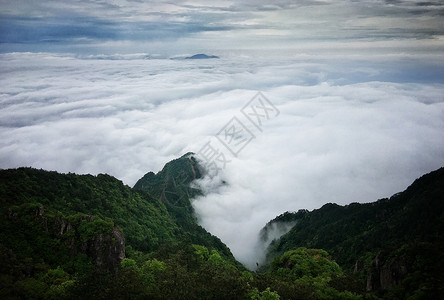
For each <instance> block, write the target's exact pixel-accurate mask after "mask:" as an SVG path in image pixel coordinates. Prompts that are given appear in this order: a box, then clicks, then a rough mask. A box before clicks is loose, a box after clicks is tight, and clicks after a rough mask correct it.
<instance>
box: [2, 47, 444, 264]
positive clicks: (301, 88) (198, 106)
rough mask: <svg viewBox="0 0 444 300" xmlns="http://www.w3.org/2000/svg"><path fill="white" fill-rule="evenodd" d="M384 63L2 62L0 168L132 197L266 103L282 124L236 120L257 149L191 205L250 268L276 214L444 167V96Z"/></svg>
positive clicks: (385, 190)
mask: <svg viewBox="0 0 444 300" xmlns="http://www.w3.org/2000/svg"><path fill="white" fill-rule="evenodd" d="M379 59H380V58H378V59H376V60H375V62H372V61H366V62H365V61H364V62H362V61H354V60H344V61H342V62H341V63H340V64H338V63H337V62H336V61H322V60H320V61H315V60H307V59H305V58H304V59H301V58H300V57H297V56H296V57H285V58H284V59H279V58H273V59H268V60H266V61H260V60H258V59H256V58H255V57H254V56H247V57H240V56H239V57H229V58H221V59H219V60H217V61H199V62H198V63H196V62H189V61H183V60H169V59H149V60H147V59H131V60H115V59H113V60H107V59H105V60H104V59H91V58H88V59H83V58H78V57H75V56H64V55H53V54H46V53H39V54H32V53H11V54H3V55H1V65H2V69H3V70H5V71H4V72H3V73H2V75H1V77H0V78H1V82H2V86H3V87H4V89H3V93H4V94H3V95H4V96H3V101H2V110H1V112H0V113H1V118H0V119H1V120H2V121H1V122H2V124H1V125H2V127H1V131H0V136H1V142H0V143H1V144H0V152H1V161H0V165H1V167H2V168H10V167H18V166H33V167H36V168H44V169H50V170H58V171H61V172H76V173H93V174H97V173H104V172H106V173H109V174H111V175H114V176H116V177H117V178H120V179H122V180H123V181H124V182H125V183H126V184H129V185H133V184H134V182H135V181H136V180H137V179H138V178H140V177H141V176H142V175H143V174H144V173H146V172H147V171H149V170H153V171H157V170H159V169H160V168H161V167H162V166H163V164H164V163H165V162H167V161H169V160H171V159H173V158H176V157H178V156H180V155H182V154H183V153H186V152H189V151H193V152H197V151H199V149H201V147H202V146H203V145H204V144H205V143H206V142H207V141H208V140H211V139H214V135H215V134H216V133H217V132H219V131H220V129H221V128H222V127H223V126H224V125H225V124H226V123H227V122H228V121H229V120H230V119H231V118H232V117H233V116H239V117H241V115H240V113H239V111H240V109H241V108H242V107H243V106H244V105H245V104H246V103H247V102H248V101H249V100H250V99H251V98H252V97H253V96H254V95H255V94H256V93H257V91H262V92H263V94H264V95H266V97H267V98H268V99H269V100H270V101H271V102H272V103H273V104H274V105H275V106H276V107H277V108H278V109H279V111H280V114H279V116H277V117H276V118H274V119H272V120H270V121H269V122H267V123H266V124H264V127H263V131H262V132H260V131H258V130H257V129H255V128H254V127H252V126H251V125H248V123H247V122H248V121H247V120H245V119H241V120H242V122H244V123H245V124H246V125H247V126H249V128H250V130H251V132H252V133H253V134H254V136H255V138H254V139H252V141H251V142H250V143H249V144H248V145H247V146H246V147H245V148H244V149H243V150H242V151H241V152H240V153H239V155H238V156H237V157H234V156H232V155H231V156H230V155H229V152H227V151H226V150H225V151H226V152H227V158H228V159H229V160H230V162H229V163H227V164H226V166H225V168H224V169H223V170H222V172H220V173H219V174H218V176H221V178H220V179H221V180H225V181H226V182H227V184H226V185H223V186H218V188H217V191H216V192H214V190H213V189H211V188H210V187H211V185H204V188H205V187H206V188H207V193H206V196H205V197H201V198H198V199H195V200H194V202H193V205H194V207H195V210H196V212H197V214H198V216H199V219H200V222H201V224H202V225H203V226H204V227H205V228H206V229H207V230H209V231H210V232H211V233H213V234H215V235H217V236H219V237H220V238H221V239H222V241H223V242H225V243H226V244H227V245H228V246H229V247H230V249H231V250H232V251H233V253H234V254H235V256H236V258H238V259H239V260H240V261H241V262H243V263H245V264H247V265H249V266H252V265H253V264H255V262H256V261H257V257H255V255H254V248H255V245H256V242H257V237H258V231H259V230H260V228H262V227H263V226H264V225H265V224H266V222H268V221H269V220H271V219H273V218H274V217H275V216H277V215H279V214H280V213H282V212H284V211H287V210H289V211H294V210H297V209H299V208H307V209H313V208H317V207H320V206H321V205H322V204H324V203H327V202H336V203H340V204H346V203H350V202H353V201H358V202H368V201H373V200H376V199H378V198H381V197H386V196H390V195H391V194H393V193H395V192H398V191H401V190H403V189H404V188H405V187H406V186H407V185H408V184H409V183H410V182H411V181H412V180H413V179H414V178H416V177H417V176H419V175H420V174H422V173H425V172H428V171H430V170H432V169H435V168H437V167H439V166H441V165H442V164H443V162H444V156H443V153H444V142H443V141H444V136H443V131H442V128H444V124H443V122H444V121H443V120H444V118H443V115H444V104H443V99H442V94H443V84H442V83H439V82H437V81H439V80H438V79H436V80H433V81H431V82H429V83H417V82H405V81H406V79H405V76H406V75H405V74H398V73H397V72H398V71H397V70H396V68H395V67H394V66H396V65H402V60H401V61H387V62H386V64H385V68H383V67H381V66H382V63H381V61H379ZM373 63H375V65H376V66H377V67H376V68H377V69H373V68H372V64H373ZM411 63H412V64H415V63H416V64H417V66H418V68H420V67H421V62H414V61H412V62H411ZM350 70H353V72H352V73H349V71H350ZM425 70H430V69H428V68H427V67H425ZM436 70H437V71H440V70H441V69H439V68H436ZM400 72H402V71H400ZM357 74H359V76H357ZM397 75H399V77H397ZM378 76H380V77H383V78H388V77H390V78H389V79H390V81H378V80H377V79H378ZM409 76H411V75H409ZM397 78H400V80H398V81H399V82H397ZM219 146H220V147H221V148H222V146H221V145H219ZM222 150H223V148H222Z"/></svg>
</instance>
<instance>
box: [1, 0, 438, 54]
mask: <svg viewBox="0 0 444 300" xmlns="http://www.w3.org/2000/svg"><path fill="white" fill-rule="evenodd" d="M0 7H1V10H0V43H1V50H2V51H3V52H5V51H36V50H40V51H58V52H82V53H84V52H99V53H102V52H105V51H106V52H119V53H122V52H134V51H135V50H137V51H139V52H140V51H141V52H153V51H154V52H162V53H165V51H167V52H170V53H175V52H187V51H191V52H193V51H194V50H197V49H239V48H247V49H258V48H259V49H263V48H278V49H282V48H283V47H290V48H299V47H305V46H307V45H308V46H316V47H319V45H318V44H317V43H319V42H321V43H322V44H324V45H325V43H327V44H328V43H329V42H332V41H334V42H336V43H337V42H360V43H361V45H362V43H368V42H375V41H398V42H399V41H400V40H412V39H413V40H424V42H425V44H424V43H416V44H415V45H414V46H415V47H421V48H423V47H426V48H428V49H431V48H434V47H435V48H436V47H438V46H439V45H441V46H442V38H443V31H444V24H443V15H444V2H443V1H442V0H437V1H415V0H387V1H378V0H363V1H345V0H341V1H338V0H334V1H331V0H319V1H312V0H300V1H285V0H282V1H272V4H270V1H262V0H255V1H249V0H247V1H244V0H242V1H136V0H133V1H122V0H114V1H102V0H100V1H95V0H89V1H73V0H56V1H48V0H42V1H24V0H15V1H9V0H1V1H0ZM355 45H356V44H355ZM331 46H332V44H330V45H329V46H328V47H331ZM375 46H378V47H385V45H381V44H375ZM398 46H399V45H398ZM401 46H406V45H401ZM407 46H412V45H407ZM324 47H325V46H324Z"/></svg>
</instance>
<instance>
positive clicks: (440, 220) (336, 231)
mask: <svg viewBox="0 0 444 300" xmlns="http://www.w3.org/2000/svg"><path fill="white" fill-rule="evenodd" d="M443 183H444V168H441V169H439V170H437V171H435V172H432V173H430V174H427V175H424V176H423V177H421V178H420V179H418V180H416V181H415V182H414V183H413V184H412V185H411V186H410V187H409V188H408V189H407V190H406V191H404V192H402V193H398V194H396V195H394V196H393V197H391V198H390V199H382V200H379V201H377V202H374V203H367V204H358V203H352V204H350V205H346V206H339V205H336V204H326V205H324V206H323V207H322V208H320V209H317V210H314V211H312V212H306V211H299V212H297V213H294V214H290V213H287V214H285V215H282V216H280V217H278V218H277V219H276V221H279V222H282V218H286V219H288V220H294V219H297V221H298V222H297V224H296V226H294V227H293V229H292V230H291V231H290V232H288V233H287V234H285V235H284V236H282V237H281V238H280V239H279V240H278V241H275V242H274V243H273V244H272V245H271V249H270V252H269V260H271V259H272V257H275V256H279V255H281V254H282V253H284V252H285V251H288V250H291V249H296V248H298V247H301V246H304V247H308V248H322V249H325V250H327V251H328V252H329V253H330V254H331V255H332V257H333V258H334V260H335V261H336V262H338V264H339V265H341V266H342V267H343V268H344V269H345V270H346V271H348V272H354V273H355V274H356V276H358V277H359V278H360V279H361V281H362V282H365V283H366V285H367V289H368V290H373V291H377V294H378V295H381V296H383V297H384V298H393V299H403V298H408V297H413V298H412V299H420V298H421V297H425V298H424V299H426V298H427V297H432V296H439V295H442V294H443V292H444V290H443V288H442V287H444V277H443V275H442V274H443V272H442V270H443V267H444V266H443V263H444V255H443V252H442V249H443V246H444V236H443V233H444V188H443V186H444V184H443ZM291 215H293V217H291ZM388 273H391V274H388ZM393 274H395V275H393ZM381 288H382V289H381ZM424 295H425V296H424ZM415 297H416V298H415Z"/></svg>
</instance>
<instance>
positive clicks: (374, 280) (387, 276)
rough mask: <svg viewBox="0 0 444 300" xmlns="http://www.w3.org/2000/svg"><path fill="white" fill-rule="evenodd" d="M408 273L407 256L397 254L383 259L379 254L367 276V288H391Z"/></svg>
mask: <svg viewBox="0 0 444 300" xmlns="http://www.w3.org/2000/svg"><path fill="white" fill-rule="evenodd" d="M357 265H358V263H357ZM355 271H356V268H355ZM407 274H408V266H407V260H406V258H405V257H403V256H395V257H392V258H389V259H387V260H385V261H381V259H380V257H379V255H377V256H376V257H375V258H374V259H373V261H372V265H371V268H370V272H369V274H368V276H367V286H366V290H367V291H374V290H378V289H383V290H386V289H389V288H391V287H393V286H395V285H397V284H399V283H400V282H401V281H402V279H404V278H405V276H406V275H407Z"/></svg>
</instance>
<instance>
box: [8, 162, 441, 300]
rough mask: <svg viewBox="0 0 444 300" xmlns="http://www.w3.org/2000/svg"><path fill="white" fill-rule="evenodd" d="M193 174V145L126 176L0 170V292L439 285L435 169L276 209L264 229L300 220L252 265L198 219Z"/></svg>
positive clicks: (201, 295) (142, 294)
mask: <svg viewBox="0 0 444 300" xmlns="http://www.w3.org/2000/svg"><path fill="white" fill-rule="evenodd" d="M200 176H201V172H200V170H199V166H198V165H197V162H196V160H194V158H193V157H192V155H191V154H187V155H184V156H183V157H181V158H179V159H177V160H174V161H172V162H170V163H168V164H166V165H165V167H164V168H163V170H162V171H160V172H159V173H157V174H154V173H151V172H150V173H148V174H146V175H145V176H144V177H143V178H141V179H140V180H139V181H138V182H137V184H136V185H135V187H134V188H130V187H128V186H125V185H124V184H123V183H122V182H121V181H119V180H117V179H115V178H114V177H111V176H108V175H103V174H100V175H98V176H91V175H75V174H59V173H56V172H47V171H43V170H36V169H31V168H19V169H14V170H2V171H0V201H1V202H0V203H1V207H0V209H1V211H0V226H1V232H0V298H1V299H377V298H378V297H384V298H393V299H403V298H408V297H410V298H409V299H427V297H429V298H430V297H433V296H436V297H437V298H438V297H439V295H440V294H439V293H440V292H442V290H441V289H440V287H442V286H444V285H443V280H442V275H441V273H442V272H441V270H442V262H443V256H442V254H441V251H440V250H441V246H443V242H442V241H443V239H442V232H443V230H442V229H443V220H444V219H443V216H442V213H443V211H444V210H443V200H444V199H443V189H442V187H441V186H442V183H443V181H444V171H443V170H442V169H441V170H438V171H436V172H434V173H432V174H429V175H426V176H424V177H422V178H421V179H419V180H417V181H416V182H415V183H414V184H413V185H412V186H411V187H409V189H407V190H406V191H405V192H403V193H400V194H398V195H395V196H393V197H392V198H391V199H383V200H380V201H378V202H375V203H370V204H350V205H348V206H344V207H343V206H339V205H334V204H328V205H325V206H324V207H322V208H321V209H319V210H315V211H312V212H309V211H306V210H301V211H299V212H297V213H284V214H282V215H281V216H279V217H277V218H276V219H275V220H273V221H271V222H270V223H269V224H267V226H266V227H265V229H264V230H263V231H262V233H261V234H262V236H263V238H267V237H266V235H267V228H269V229H270V228H271V227H272V224H273V223H276V222H279V223H288V224H294V223H295V224H296V225H295V226H294V227H293V229H292V230H291V231H290V232H288V233H287V234H286V235H284V236H283V237H282V238H281V239H279V240H277V241H274V242H273V243H272V244H271V246H270V252H269V255H268V259H269V264H268V268H262V269H261V270H260V271H258V272H250V271H248V270H246V269H245V268H244V267H243V266H242V265H241V264H239V263H238V262H237V261H236V260H235V259H234V257H233V256H232V254H231V252H230V250H229V249H228V248H227V247H226V246H225V245H224V244H223V243H222V242H221V241H220V240H219V239H218V238H217V237H214V236H212V235H211V234H209V233H208V232H206V231H205V230H204V229H203V228H202V227H200V226H199V225H198V224H197V222H196V219H195V217H194V215H193V209H192V206H191V202H190V199H191V198H192V197H194V196H196V195H198V194H199V193H200V191H199V190H196V189H194V188H192V187H190V183H191V182H192V181H193V180H194V179H196V178H199V177H200ZM322 249H323V250H322ZM387 266H388V269H389V271H390V272H392V273H393V272H394V273H396V272H398V271H399V270H401V271H402V270H404V269H403V268H406V270H404V271H405V272H404V271H402V272H401V271H400V272H398V273H399V274H397V275H399V276H398V277H396V278H389V279H391V280H392V281H393V282H391V283H393V284H390V285H389V286H385V285H384V284H381V282H382V283H384V282H385V281H387V280H386V279H384V278H383V277H384V276H385V275H384V274H385V273H384V270H385V269H384V268H386V269H387ZM353 271H355V272H353ZM381 274H382V275H381ZM369 278H370V279H369ZM383 279H384V280H385V281H384V280H383ZM369 282H370V289H369V290H371V292H367V291H366V287H367V288H368V287H369ZM378 282H379V283H378Z"/></svg>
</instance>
